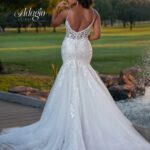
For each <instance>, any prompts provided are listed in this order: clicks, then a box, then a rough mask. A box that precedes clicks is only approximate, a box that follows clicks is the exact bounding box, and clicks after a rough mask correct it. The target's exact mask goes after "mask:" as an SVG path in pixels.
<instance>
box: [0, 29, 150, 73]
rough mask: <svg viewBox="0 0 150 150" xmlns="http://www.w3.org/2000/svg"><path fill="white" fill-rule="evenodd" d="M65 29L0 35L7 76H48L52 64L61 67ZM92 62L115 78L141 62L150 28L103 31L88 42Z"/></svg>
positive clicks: (149, 38) (12, 32)
mask: <svg viewBox="0 0 150 150" xmlns="http://www.w3.org/2000/svg"><path fill="white" fill-rule="evenodd" d="M64 36H65V29H64V27H60V28H58V29H57V32H56V33H53V32H52V31H50V30H48V31H47V32H44V31H40V32H39V33H35V31H30V32H29V31H27V32H25V31H24V30H23V31H22V33H21V34H18V33H16V32H15V31H7V32H6V33H0V59H1V61H2V62H3V64H4V65H5V67H7V68H10V72H12V73H14V72H15V73H16V72H17V71H20V70H22V71H24V72H29V73H35V74H39V75H40V74H42V75H49V74H50V71H51V67H50V66H51V64H55V65H56V66H58V67H60V66H61V65H62V59H61V43H62V40H63V38H64ZM91 43H92V46H93V58H92V61H91V65H92V66H93V68H94V69H95V70H97V71H99V72H100V73H102V74H117V73H119V72H120V71H121V70H122V69H124V68H128V67H131V66H133V65H135V64H136V63H137V61H139V60H140V57H141V56H142V55H144V54H145V52H146V51H147V50H148V49H149V46H150V27H136V28H133V31H130V30H129V28H116V27H113V28H110V27H102V36H101V39H99V40H98V41H94V42H91Z"/></svg>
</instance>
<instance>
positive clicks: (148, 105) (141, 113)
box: [116, 87, 150, 128]
mask: <svg viewBox="0 0 150 150" xmlns="http://www.w3.org/2000/svg"><path fill="white" fill-rule="evenodd" d="M116 104H117V105H118V107H119V108H120V109H121V111H122V112H123V113H124V114H125V116H126V117H127V118H128V119H129V120H131V122H132V123H134V124H136V125H138V126H141V127H146V128H150V87H146V92H145V95H144V96H140V97H138V98H135V99H129V100H121V101H118V102H116Z"/></svg>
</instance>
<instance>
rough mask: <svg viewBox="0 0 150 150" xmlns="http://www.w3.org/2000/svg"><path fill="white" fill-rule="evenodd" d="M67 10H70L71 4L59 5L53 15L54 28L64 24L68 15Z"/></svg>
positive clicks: (63, 3) (63, 2)
mask: <svg viewBox="0 0 150 150" xmlns="http://www.w3.org/2000/svg"><path fill="white" fill-rule="evenodd" d="M67 8H69V4H68V3H67V2H66V1H62V2H60V3H58V4H57V6H56V8H55V9H54V11H53V15H52V26H53V27H57V26H59V25H60V24H61V23H63V22H64V20H65V18H66V15H67Z"/></svg>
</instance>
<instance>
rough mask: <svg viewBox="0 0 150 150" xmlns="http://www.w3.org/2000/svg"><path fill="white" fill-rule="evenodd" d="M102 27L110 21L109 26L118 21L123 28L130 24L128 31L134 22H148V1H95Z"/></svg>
mask: <svg viewBox="0 0 150 150" xmlns="http://www.w3.org/2000/svg"><path fill="white" fill-rule="evenodd" d="M95 8H96V9H97V10H98V11H99V13H100V14H101V18H102V23H103V24H104V26H106V25H107V23H106V22H107V21H108V20H109V21H110V24H111V26H113V24H114V23H115V21H116V20H120V21H122V23H123V26H124V27H126V23H127V22H129V23H130V29H132V27H133V24H135V22H136V21H147V20H150V0H95Z"/></svg>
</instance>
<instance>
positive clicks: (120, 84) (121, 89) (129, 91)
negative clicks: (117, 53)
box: [100, 67, 145, 101]
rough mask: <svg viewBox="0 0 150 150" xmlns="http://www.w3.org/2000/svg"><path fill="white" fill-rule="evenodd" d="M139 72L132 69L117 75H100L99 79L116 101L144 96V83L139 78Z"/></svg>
mask: <svg viewBox="0 0 150 150" xmlns="http://www.w3.org/2000/svg"><path fill="white" fill-rule="evenodd" d="M139 71H140V70H139V69H137V68H135V67H132V68H128V69H124V70H122V71H121V72H120V74H119V75H114V76H113V75H102V74H100V77H101V79H102V80H103V82H104V83H105V85H106V86H107V88H108V90H109V91H110V93H111V95H112V97H113V98H114V100H116V101H118V100H123V99H129V98H135V97H137V96H141V95H144V93H145V82H144V81H143V80H142V79H141V78H139V76H138V73H139Z"/></svg>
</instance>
